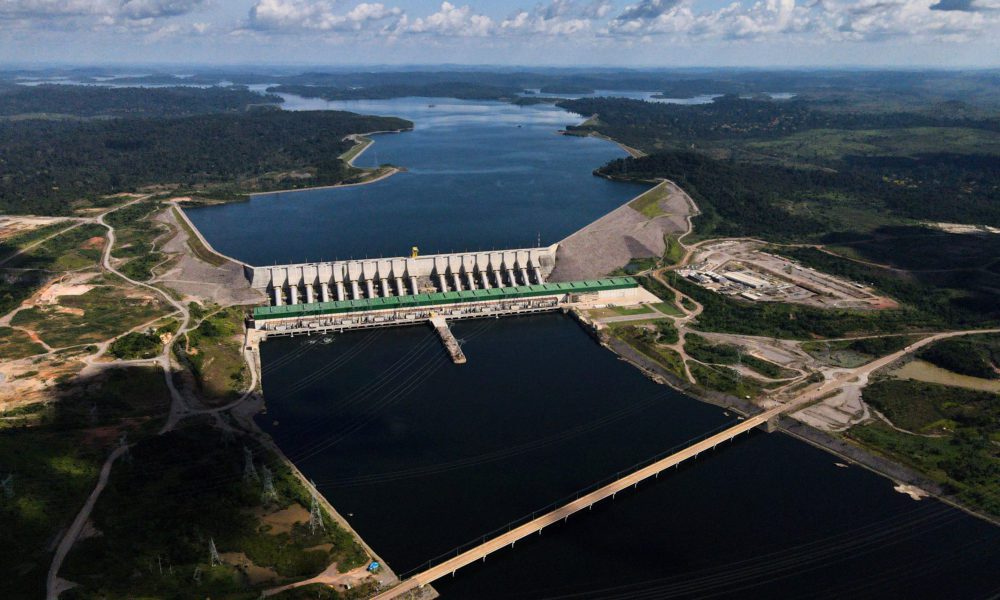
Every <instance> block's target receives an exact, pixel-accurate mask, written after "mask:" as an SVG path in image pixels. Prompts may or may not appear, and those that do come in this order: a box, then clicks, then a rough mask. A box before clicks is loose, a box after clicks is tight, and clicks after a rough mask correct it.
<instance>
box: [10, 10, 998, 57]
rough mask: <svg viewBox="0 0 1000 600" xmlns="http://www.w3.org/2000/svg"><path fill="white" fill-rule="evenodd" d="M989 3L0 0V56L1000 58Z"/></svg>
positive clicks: (994, 18)
mask: <svg viewBox="0 0 1000 600" xmlns="http://www.w3.org/2000/svg"><path fill="white" fill-rule="evenodd" d="M998 40H1000V0H735V1H733V0H535V1H532V0H490V1H483V0H477V1H473V0H468V1H465V2H463V1H462V0H452V1H450V2H441V1H440V0H383V1H368V2H358V1H356V0H0V63H3V64H8V65H9V64H16V63H41V62H59V63H75V64H76V63H97V62H99V63H173V64H177V63H199V64H291V65H309V64H312V65H365V64H369V65H371V64H434V63H460V64H490V65H500V64H516V65H611V66H663V67H671V66H700V65H707V66H719V65H735V66H775V65H779V66H809V65H817V66H824V65H858V66H864V65H892V66H923V65H942V66H990V67H993V66H1000V41H998Z"/></svg>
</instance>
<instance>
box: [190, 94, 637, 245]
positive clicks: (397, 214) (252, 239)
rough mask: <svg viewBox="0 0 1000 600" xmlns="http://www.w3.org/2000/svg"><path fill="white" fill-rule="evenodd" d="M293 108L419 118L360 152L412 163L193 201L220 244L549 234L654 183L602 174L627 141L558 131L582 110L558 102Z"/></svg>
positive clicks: (465, 240)
mask: <svg viewBox="0 0 1000 600" xmlns="http://www.w3.org/2000/svg"><path fill="white" fill-rule="evenodd" d="M285 108H287V109H293V110H294V109H301V110H305V109H335V110H348V111H351V112H357V113H361V114H377V115H386V116H398V117H402V118H405V119H409V120H411V121H413V122H414V130H413V131H410V132H405V133H400V134H391V135H379V136H376V137H375V144H374V145H372V146H371V147H370V148H368V150H367V151H365V152H364V153H363V154H362V155H361V156H360V157H359V158H358V159H357V161H356V164H357V165H358V166H361V167H371V166H375V165H377V164H384V163H391V164H393V165H397V166H400V167H404V168H405V169H406V172H403V173H398V174H396V175H393V176H392V177H389V178H388V179H384V180H382V181H378V182H375V183H372V184H369V185H361V186H356V187H347V188H340V189H318V190H309V191H298V192H291V193H275V194H261V195H257V196H254V197H252V198H251V199H250V200H249V201H248V202H243V203H237V204H227V205H219V206H211V207H204V208H198V209H190V210H188V211H187V212H188V215H189V216H190V218H191V220H192V221H193V222H194V224H195V225H196V226H197V227H198V228H199V229H200V230H201V232H202V233H203V234H204V235H205V237H206V238H207V239H208V240H209V241H210V242H211V243H212V245H213V246H214V247H215V248H216V249H217V250H219V251H220V252H222V253H224V254H228V255H229V256H232V257H234V258H238V259H240V260H243V261H245V262H248V263H250V264H254V265H269V264H273V263H275V262H278V263H288V262H301V261H306V260H334V259H347V258H364V257H379V256H403V255H408V254H409V252H410V248H411V246H418V247H419V248H420V251H421V252H422V253H423V254H431V253H438V252H451V251H464V250H489V249H493V248H521V247H534V246H536V245H538V243H539V242H541V244H542V245H548V244H552V243H555V242H557V241H559V240H561V239H562V238H564V237H566V236H567V235H569V234H570V233H573V232H574V231H576V230H577V229H579V228H581V227H583V226H585V225H587V224H588V223H590V222H591V221H594V220H595V219H597V218H598V217H600V216H602V215H604V214H605V213H607V212H610V211H611V210H612V209H614V208H617V207H618V206H620V205H622V204H624V203H625V202H626V201H628V200H629V199H630V198H632V197H634V196H636V195H638V194H639V193H641V192H642V191H643V190H644V189H646V187H647V186H641V185H635V184H623V183H613V182H610V181H607V180H604V179H601V178H598V177H594V176H593V174H592V171H593V170H594V169H596V168H597V167H599V166H601V165H603V164H604V163H606V162H607V161H609V160H611V159H614V158H618V157H621V156H624V155H625V153H624V151H622V150H621V149H620V148H618V147H617V146H616V145H615V144H612V143H610V142H607V141H604V140H600V139H596V138H581V137H573V136H563V135H558V134H557V131H558V130H559V129H562V128H563V127H565V126H566V125H568V124H573V123H579V122H580V121H581V120H582V119H581V118H580V117H579V116H578V115H574V114H571V113H568V112H566V111H564V110H562V109H560V108H556V107H554V106H548V105H537V106H529V107H518V106H514V105H512V104H507V103H502V102H484V101H464V100H454V99H448V98H398V99H393V100H359V101H349V102H326V101H323V100H310V99H303V98H297V97H294V96H286V103H285Z"/></svg>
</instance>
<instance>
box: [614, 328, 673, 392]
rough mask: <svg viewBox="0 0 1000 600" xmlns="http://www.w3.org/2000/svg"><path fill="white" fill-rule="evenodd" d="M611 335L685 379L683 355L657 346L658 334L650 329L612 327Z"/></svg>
mask: <svg viewBox="0 0 1000 600" xmlns="http://www.w3.org/2000/svg"><path fill="white" fill-rule="evenodd" d="M611 334H612V335H614V336H615V337H617V338H618V339H620V340H622V341H623V342H625V343H626V344H628V345H629V346H632V347H633V348H635V349H636V350H638V351H639V352H641V353H643V354H644V355H645V356H647V357H648V358H650V359H652V360H653V361H654V362H656V363H657V364H659V365H660V366H662V367H663V368H665V369H667V370H668V371H670V372H671V373H673V374H674V375H677V376H678V377H680V378H682V379H683V378H684V377H685V373H684V361H683V360H682V359H681V355H680V354H678V353H677V352H675V351H674V350H671V349H670V348H663V347H661V346H659V345H657V337H658V336H657V334H656V333H654V332H653V331H650V330H649V329H645V328H642V327H635V326H626V327H612V328H611Z"/></svg>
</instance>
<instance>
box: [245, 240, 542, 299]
mask: <svg viewBox="0 0 1000 600" xmlns="http://www.w3.org/2000/svg"><path fill="white" fill-rule="evenodd" d="M555 255H556V246H549V247H545V248H525V249H518V250H501V251H495V252H467V253H456V254H430V255H427V256H417V257H396V258H378V259H365V260H346V261H332V262H315V263H299V264H291V265H277V266H272V267H249V266H248V267H245V272H246V276H247V279H249V280H250V286H251V287H252V288H254V289H258V290H261V291H264V292H266V293H267V295H268V298H269V299H270V303H271V305H272V306H284V305H294V304H312V303H314V302H331V301H342V300H361V299H365V298H387V297H392V296H406V295H413V294H421V293H431V292H449V291H462V290H477V289H492V288H505V287H516V286H521V285H532V284H541V283H545V281H546V279H547V278H548V276H549V274H550V273H551V272H552V269H553V268H555Z"/></svg>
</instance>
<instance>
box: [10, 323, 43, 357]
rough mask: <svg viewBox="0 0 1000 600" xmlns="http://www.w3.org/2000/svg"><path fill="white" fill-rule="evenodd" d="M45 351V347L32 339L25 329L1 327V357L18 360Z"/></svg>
mask: <svg viewBox="0 0 1000 600" xmlns="http://www.w3.org/2000/svg"><path fill="white" fill-rule="evenodd" d="M43 352H45V348H43V347H42V346H41V345H40V344H37V343H35V342H34V341H32V339H31V338H30V337H28V334H26V333H24V332H23V331H19V330H17V329H12V328H10V327H0V359H3V360H16V359H18V358H25V357H28V356H34V355H35V354H42V353H43Z"/></svg>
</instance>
